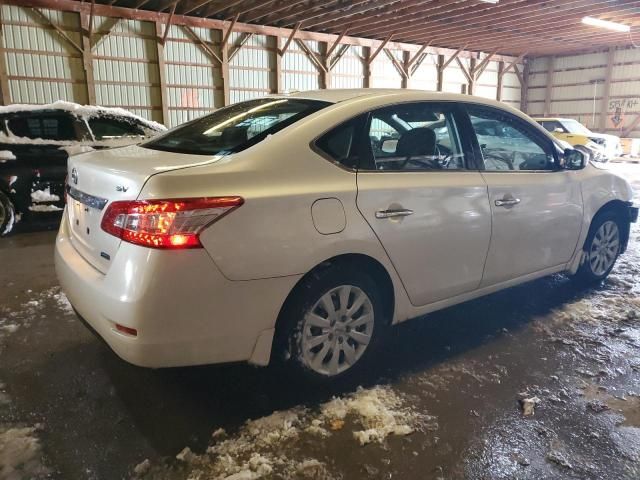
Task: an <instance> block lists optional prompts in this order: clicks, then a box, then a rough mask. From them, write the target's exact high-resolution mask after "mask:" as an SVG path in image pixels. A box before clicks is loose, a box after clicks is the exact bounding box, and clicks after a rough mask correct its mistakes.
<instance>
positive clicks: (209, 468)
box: [134, 386, 424, 480]
mask: <svg viewBox="0 0 640 480" xmlns="http://www.w3.org/2000/svg"><path fill="white" fill-rule="evenodd" d="M423 417H424V416H423V415H421V414H418V413H416V412H414V411H412V410H411V409H409V408H408V407H406V401H405V400H404V398H403V397H401V396H400V395H399V394H398V393H396V392H395V391H394V390H393V389H392V388H391V387H382V386H377V387H374V388H371V389H363V388H359V389H358V390H357V391H356V392H355V393H353V394H351V395H347V396H345V397H337V398H334V399H332V400H330V401H329V402H326V403H324V404H322V405H320V406H319V408H318V409H313V410H312V409H308V408H302V407H296V408H292V409H289V410H285V411H279V412H274V413H272V414H271V415H268V416H266V417H262V418H258V419H256V420H249V421H247V422H246V423H245V424H244V425H243V426H242V427H241V428H240V429H239V430H238V432H236V433H235V434H233V435H229V436H228V435H227V434H226V432H224V431H223V430H221V429H218V430H216V431H215V432H214V434H213V435H212V439H213V442H214V443H213V444H212V445H211V446H210V447H209V448H208V449H207V451H206V452H205V453H204V454H202V455H198V454H195V453H193V452H192V451H191V450H190V449H189V448H188V447H187V448H185V449H184V450H182V451H181V452H180V453H179V454H178V455H177V456H176V459H177V460H178V462H179V463H180V466H181V468H184V469H185V470H186V473H187V475H186V477H185V478H194V479H196V478H202V479H204V478H206V479H214V480H255V479H259V478H299V479H305V478H309V479H326V480H330V479H333V478H336V477H337V478H339V477H340V475H333V474H332V473H331V472H330V470H329V467H328V466H327V464H325V463H324V462H322V461H320V460H318V459H314V458H309V457H308V455H305V454H304V451H308V443H309V442H311V443H313V444H314V445H315V446H316V449H320V448H322V442H323V441H324V439H326V438H328V437H330V436H331V435H333V434H334V432H335V431H337V430H347V429H348V428H350V427H352V426H353V427H355V429H354V431H353V432H352V436H353V438H354V439H355V441H356V442H357V444H359V445H365V444H367V443H372V442H374V443H381V442H383V441H384V440H385V439H386V438H387V437H388V436H390V435H408V434H410V433H411V432H413V431H415V430H416V429H418V428H420V425H421V422H422V420H423ZM327 441H330V440H327ZM355 445H356V443H355V442H354V446H355ZM134 473H135V474H136V477H137V478H153V479H156V480H157V479H161V478H174V477H172V476H171V475H170V472H168V471H167V470H166V467H163V466H161V465H159V466H151V467H149V464H148V462H147V461H146V460H145V461H144V462H142V463H141V464H139V465H138V466H137V467H136V468H135V469H134Z"/></svg>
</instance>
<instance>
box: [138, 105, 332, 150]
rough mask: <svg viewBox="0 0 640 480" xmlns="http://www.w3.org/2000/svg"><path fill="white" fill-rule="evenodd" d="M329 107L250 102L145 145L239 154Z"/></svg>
mask: <svg viewBox="0 0 640 480" xmlns="http://www.w3.org/2000/svg"><path fill="white" fill-rule="evenodd" d="M329 105H331V104H330V103H328V102H321V101H317V100H305V99H296V98H261V99H256V100H249V101H247V102H241V103H236V104H235V105H231V106H229V107H225V108H221V109H220V110H218V111H216V112H214V113H212V114H210V115H207V116H205V117H202V118H198V119H196V120H193V121H191V122H189V123H185V124H184V125H182V126H180V127H178V128H175V129H173V130H171V131H169V132H168V133H166V134H165V135H161V136H160V137H156V138H154V139H153V140H151V141H149V142H146V143H144V144H143V145H142V146H143V147H146V148H152V149H155V150H165V151H169V152H178V153H191V154H195V155H218V154H222V155H224V154H230V153H235V152H239V151H241V150H244V149H246V148H249V147H251V146H252V145H255V144H256V143H258V142H260V141H262V140H263V139H265V138H266V137H267V136H269V135H272V134H274V133H276V132H278V131H280V130H282V129H283V128H285V127H287V126H289V125H291V124H293V123H295V122H297V121H298V120H300V119H302V118H304V117H306V116H307V115H311V114H312V113H314V112H317V111H318V110H320V109H322V108H325V107H327V106H329Z"/></svg>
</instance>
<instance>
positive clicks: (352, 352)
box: [279, 265, 390, 383]
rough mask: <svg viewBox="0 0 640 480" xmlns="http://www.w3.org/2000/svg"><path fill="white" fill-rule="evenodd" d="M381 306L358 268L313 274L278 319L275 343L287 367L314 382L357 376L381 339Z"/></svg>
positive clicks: (335, 268) (380, 298)
mask: <svg viewBox="0 0 640 480" xmlns="http://www.w3.org/2000/svg"><path fill="white" fill-rule="evenodd" d="M345 301H346V306H344V303H345ZM384 302H385V299H384V296H383V295H382V292H381V291H380V287H379V285H378V284H377V282H376V281H375V280H374V279H373V278H372V277H371V276H370V275H368V274H367V273H366V272H363V271H361V270H358V268H355V267H353V266H350V265H336V266H331V267H328V268H325V269H322V270H319V271H317V272H313V273H312V274H310V275H309V276H308V278H306V279H304V280H303V281H302V283H301V284H300V285H298V287H297V288H296V291H295V292H294V293H293V295H292V298H291V299H290V301H288V302H287V305H285V308H284V309H283V313H282V316H281V323H280V325H281V326H282V328H280V329H279V330H280V331H281V333H280V335H279V337H280V342H279V343H280V345H281V348H282V349H283V350H284V352H283V353H284V355H283V357H285V358H286V359H287V366H288V367H290V369H291V370H292V371H293V373H294V374H296V376H298V377H302V379H303V380H306V381H311V382H314V383H334V382H336V381H338V380H340V381H346V382H348V381H350V380H351V379H354V378H357V377H358V374H359V372H362V369H363V368H365V367H366V365H367V364H369V363H370V361H371V360H372V359H373V358H374V357H375V352H376V351H377V350H378V349H379V347H380V345H381V343H382V341H383V339H384V338H385V337H386V335H385V331H386V330H387V329H388V327H389V325H390V319H389V318H387V316H386V314H385V312H388V309H387V308H385V306H386V305H385V304H384ZM331 310H333V311H331Z"/></svg>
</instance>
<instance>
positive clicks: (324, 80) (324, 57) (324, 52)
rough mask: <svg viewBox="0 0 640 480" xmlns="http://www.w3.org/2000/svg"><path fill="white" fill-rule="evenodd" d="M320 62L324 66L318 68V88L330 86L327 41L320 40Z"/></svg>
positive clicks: (328, 47)
mask: <svg viewBox="0 0 640 480" xmlns="http://www.w3.org/2000/svg"><path fill="white" fill-rule="evenodd" d="M319 47H320V58H319V59H318V60H320V62H321V63H322V65H323V67H324V68H321V69H320V88H331V87H330V85H331V70H330V67H329V49H330V48H331V47H330V46H329V44H328V43H327V42H320V43H319Z"/></svg>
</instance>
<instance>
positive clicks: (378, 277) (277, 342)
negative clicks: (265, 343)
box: [271, 253, 396, 358]
mask: <svg viewBox="0 0 640 480" xmlns="http://www.w3.org/2000/svg"><path fill="white" fill-rule="evenodd" d="M336 265H347V266H349V267H350V268H356V269H359V270H360V271H365V272H367V273H369V274H370V275H371V276H372V278H373V279H374V280H375V281H376V282H379V284H380V286H381V288H380V290H381V292H382V294H383V296H384V297H383V304H384V309H385V318H387V319H388V322H389V325H391V323H392V321H393V315H394V310H395V301H396V298H395V292H394V286H393V281H392V279H391V275H389V272H388V271H387V269H386V268H385V267H384V265H382V263H380V262H379V261H378V260H376V259H375V258H373V257H371V256H369V255H365V254H361V253H345V254H340V255H337V256H335V257H331V258H328V259H326V260H324V261H322V262H320V263H318V264H317V265H316V266H314V267H313V268H312V269H311V270H309V271H308V272H307V273H306V274H305V275H303V276H302V278H300V279H299V280H298V282H296V284H295V285H294V287H293V288H292V289H291V291H290V292H289V294H288V295H287V298H286V299H285V301H284V303H283V304H282V307H281V308H280V312H279V313H278V318H277V319H276V325H275V336H274V341H273V344H272V352H271V355H272V358H274V357H273V354H277V353H278V351H277V349H279V348H282V347H285V345H286V325H285V320H284V316H285V312H286V311H287V309H288V308H289V307H290V305H291V302H292V301H293V299H294V298H295V297H296V295H297V294H298V292H299V291H300V290H301V288H303V287H304V285H305V283H306V281H307V280H308V279H309V278H310V277H312V276H313V275H316V274H317V273H318V272H319V271H322V270H325V269H329V268H332V267H335V266H336Z"/></svg>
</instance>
